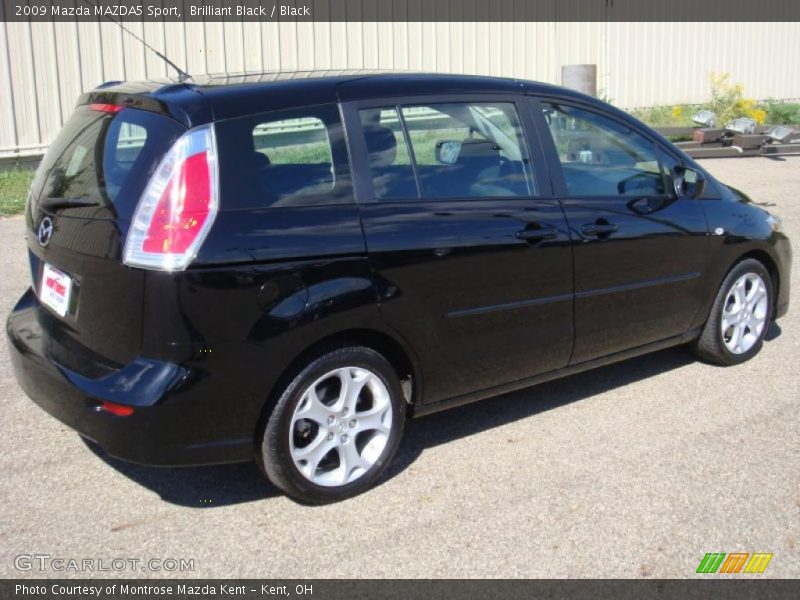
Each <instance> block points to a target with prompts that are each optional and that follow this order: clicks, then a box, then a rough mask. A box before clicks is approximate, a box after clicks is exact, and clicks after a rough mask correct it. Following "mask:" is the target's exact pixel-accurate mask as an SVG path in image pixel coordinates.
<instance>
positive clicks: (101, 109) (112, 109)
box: [89, 104, 125, 113]
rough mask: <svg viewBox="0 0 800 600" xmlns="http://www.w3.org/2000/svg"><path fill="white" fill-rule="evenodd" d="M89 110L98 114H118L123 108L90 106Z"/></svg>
mask: <svg viewBox="0 0 800 600" xmlns="http://www.w3.org/2000/svg"><path fill="white" fill-rule="evenodd" d="M89 108H90V109H92V110H96V111H99V112H105V113H118V112H119V111H121V110H122V109H123V108H125V107H124V106H122V105H121V104H90V105H89Z"/></svg>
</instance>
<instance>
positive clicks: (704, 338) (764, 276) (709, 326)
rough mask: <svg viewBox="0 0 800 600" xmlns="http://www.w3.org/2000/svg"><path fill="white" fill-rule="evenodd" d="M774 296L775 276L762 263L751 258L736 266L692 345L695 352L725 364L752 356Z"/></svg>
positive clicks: (766, 325)
mask: <svg viewBox="0 0 800 600" xmlns="http://www.w3.org/2000/svg"><path fill="white" fill-rule="evenodd" d="M739 286H741V287H739ZM761 286H763V290H762V289H761ZM762 292H763V295H761V293H762ZM742 294H744V295H742ZM757 296H758V300H756V297H757ZM774 297H775V296H774V292H773V282H772V277H771V276H770V274H769V271H767V269H766V268H765V267H764V265H763V264H762V263H760V262H759V261H757V260H755V259H752V258H748V259H745V260H743V261H741V262H739V263H737V264H736V265H734V267H733V268H732V269H731V270H730V272H729V273H728V275H727V276H726V277H725V281H723V282H722V285H721V286H720V289H719V291H718V292H717V296H716V298H715V299H714V304H713V306H712V307H711V313H710V314H709V316H708V320H707V321H706V324H705V326H704V327H703V331H702V333H701V334H700V337H699V338H698V339H697V340H696V341H695V343H694V345H693V349H694V351H695V353H696V354H697V355H698V356H699V357H700V358H702V359H703V360H706V361H708V362H711V363H714V364H718V365H726V366H727V365H738V364H740V363H743V362H745V361H747V360H750V359H751V358H753V357H754V356H755V355H756V354H758V352H759V350H761V346H762V345H763V343H764V336H766V334H767V329H769V324H770V322H771V321H772V311H773V305H774V302H773V299H774ZM737 336H738V337H737ZM737 342H738V343H737Z"/></svg>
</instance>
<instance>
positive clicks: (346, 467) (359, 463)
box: [338, 437, 369, 482]
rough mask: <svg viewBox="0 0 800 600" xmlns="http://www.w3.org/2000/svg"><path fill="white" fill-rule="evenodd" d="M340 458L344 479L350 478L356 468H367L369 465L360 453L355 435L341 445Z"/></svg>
mask: <svg viewBox="0 0 800 600" xmlns="http://www.w3.org/2000/svg"><path fill="white" fill-rule="evenodd" d="M338 450H339V460H340V461H341V468H342V469H343V471H344V481H345V482H347V481H349V480H350V477H351V475H352V474H353V471H355V470H356V469H366V468H367V467H368V466H369V465H365V463H364V460H363V459H362V458H361V455H360V454H359V453H358V447H357V446H356V439H355V437H351V438H350V439H349V440H348V441H347V442H346V443H344V444H340V445H339V448H338Z"/></svg>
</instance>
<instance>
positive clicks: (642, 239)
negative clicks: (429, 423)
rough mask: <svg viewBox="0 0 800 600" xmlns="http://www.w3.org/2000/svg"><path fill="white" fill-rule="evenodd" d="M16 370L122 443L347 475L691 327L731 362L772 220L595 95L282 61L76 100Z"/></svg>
mask: <svg viewBox="0 0 800 600" xmlns="http://www.w3.org/2000/svg"><path fill="white" fill-rule="evenodd" d="M25 217H26V225H27V237H28V249H29V252H28V258H29V261H30V268H31V277H32V281H33V284H32V287H31V288H30V289H29V290H28V291H27V292H26V293H25V294H24V295H23V296H22V298H21V299H20V300H19V302H18V304H17V306H16V307H15V308H14V310H13V312H12V313H11V315H10V317H9V319H8V323H7V334H8V338H9V341H10V347H11V355H12V361H13V366H14V371H15V374H16V377H17V380H18V381H19V383H20V385H21V386H22V387H23V389H24V390H25V392H26V393H27V394H28V395H29V396H30V397H31V398H32V399H33V400H34V401H35V402H36V403H37V404H39V405H40V406H42V407H43V408H44V409H45V410H47V411H48V412H50V413H51V414H53V415H54V416H55V417H57V418H58V419H60V420H61V421H63V422H64V423H66V424H67V425H69V426H71V427H73V428H74V429H76V430H77V431H78V432H79V433H80V434H81V435H82V436H85V437H86V438H89V439H90V440H93V441H94V442H96V443H97V444H99V445H100V446H101V447H102V448H103V449H105V451H107V452H108V453H109V454H111V455H113V456H116V457H120V458H123V459H127V460H131V461H135V462H140V463H146V464H157V465H183V464H210V463H226V462H236V461H246V460H251V459H253V458H255V459H256V460H257V461H258V462H259V463H260V464H261V465H262V467H263V469H264V471H265V473H266V475H267V477H268V478H269V479H270V480H271V481H272V482H273V483H274V484H275V485H277V486H278V487H280V488H281V489H282V490H284V491H285V492H286V493H287V494H289V495H290V496H292V497H293V498H295V499H298V500H300V501H303V502H308V503H323V502H329V501H334V500H339V499H342V498H345V497H348V496H352V495H354V494H357V493H359V492H361V491H363V490H365V489H366V488H368V487H369V486H370V485H371V484H373V483H374V482H375V481H376V479H378V477H379V476H380V475H381V473H382V472H383V471H384V469H385V468H386V466H387V464H388V463H389V462H390V461H391V459H392V456H393V455H394V453H395V451H396V449H397V447H398V444H399V442H400V437H401V434H402V431H403V425H404V422H405V419H406V417H407V416H410V415H414V416H417V415H424V414H427V413H431V412H433V411H437V410H440V409H443V408H446V407H450V406H455V405H458V404H462V403H465V402H470V401H473V400H478V399H481V398H486V397H490V396H495V395H498V394H500V393H503V392H507V391H510V390H514V389H517V388H521V387H524V386H530V385H533V384H536V383H538V382H542V381H545V380H548V379H553V378H557V377H561V376H564V375H568V374H570V373H575V372H577V371H581V370H585V369H590V368H593V367H597V366H600V365H604V364H607V363H610V362H612V361H617V360H621V359H625V358H628V357H631V356H634V355H638V354H642V353H645V352H650V351H653V350H657V349H660V348H665V347H667V346H671V345H676V344H692V346H693V347H694V348H695V350H696V352H697V353H698V354H699V356H701V357H702V358H704V359H706V360H709V361H712V362H715V363H718V364H723V365H732V364H736V363H740V362H742V361H745V360H747V359H749V358H751V357H752V356H753V355H754V354H756V353H757V352H758V351H759V349H760V348H761V345H762V341H763V339H764V336H765V333H766V330H767V328H768V326H769V324H770V322H771V321H772V320H773V319H775V318H778V317H780V316H782V315H784V314H785V313H786V311H787V309H788V305H789V273H790V262H791V249H790V244H789V240H788V239H787V237H786V235H784V233H783V232H782V230H781V222H780V219H778V218H777V217H775V216H773V215H771V214H769V213H768V212H766V211H765V210H763V209H762V208H760V207H758V206H756V205H755V204H753V203H752V202H751V201H750V200H749V199H748V198H747V197H746V196H745V195H743V194H742V193H740V192H738V191H736V190H734V189H731V188H729V187H727V186H725V185H723V184H722V183H720V182H719V181H717V180H716V179H714V178H713V177H712V176H711V175H709V174H708V173H707V172H706V171H705V170H703V168H702V167H700V166H699V165H697V164H696V163H695V162H694V161H692V160H691V159H690V158H688V157H687V156H686V155H685V154H683V153H682V152H681V151H679V150H678V149H676V147H675V146H673V145H672V144H671V143H669V142H668V141H667V140H665V139H664V138H663V137H661V136H660V135H659V134H657V133H656V132H654V131H653V130H651V129H650V128H648V127H646V126H645V125H643V124H641V123H640V122H638V121H636V120H635V119H633V118H631V117H630V116H629V115H627V114H625V113H624V112H622V111H620V110H617V109H615V108H613V107H612V106H609V105H608V104H605V103H603V102H600V101H598V100H596V99H594V98H590V97H588V96H585V95H582V94H579V93H576V92H573V91H569V90H566V89H561V88H558V87H553V86H549V85H544V84H539V83H534V82H530V81H521V80H513V79H499V78H489V77H471V76H456V75H431V74H408V73H405V74H390V73H385V74H375V73H363V72H361V73H359V72H353V73H337V74H333V73H294V74H281V75H275V74H273V75H260V76H250V75H247V76H240V77H235V76H228V77H222V78H214V77H208V78H205V79H195V80H192V81H188V82H184V83H174V82H172V83H165V82H144V83H118V82H117V83H112V84H107V85H104V86H101V87H100V88H98V89H96V90H94V91H92V92H90V93H88V94H86V95H84V96H83V97H82V98H81V99H80V101H79V104H78V106H77V108H76V110H75V113H74V115H73V116H72V117H71V118H70V120H69V121H68V122H67V124H66V125H65V126H64V128H63V130H62V131H61V133H60V134H59V136H58V138H57V139H56V140H55V141H54V142H53V144H52V145H51V147H50V149H49V151H48V152H47V155H46V156H45V158H44V159H43V161H42V163H41V165H40V166H39V169H38V171H37V174H36V177H35V180H34V183H33V185H32V189H31V194H30V198H29V200H28V203H27V208H26V213H25Z"/></svg>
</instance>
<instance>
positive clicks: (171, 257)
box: [124, 125, 219, 270]
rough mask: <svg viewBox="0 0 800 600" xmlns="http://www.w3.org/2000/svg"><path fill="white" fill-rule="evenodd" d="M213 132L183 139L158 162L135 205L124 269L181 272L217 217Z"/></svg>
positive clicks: (202, 130) (203, 129) (204, 129)
mask: <svg viewBox="0 0 800 600" xmlns="http://www.w3.org/2000/svg"><path fill="white" fill-rule="evenodd" d="M218 205H219V192H218V190H217V154H216V143H215V140H214V129H213V128H212V127H211V126H210V125H204V126H202V127H198V128H196V129H192V130H191V131H188V132H187V133H185V134H184V135H183V136H181V138H180V139H179V140H178V141H177V142H175V145H173V146H172V148H170V150H169V152H167V154H166V156H164V158H163V159H162V160H161V164H159V166H158V168H157V169H156V171H155V173H154V174H153V176H152V177H151V178H150V181H149V182H148V184H147V187H146V188H145V190H144V193H143V194H142V197H141V199H140V200H139V205H138V206H137V207H136V212H135V213H134V216H133V221H132V223H131V228H130V230H129V231H128V237H127V239H126V240H125V254H124V262H125V264H126V265H130V266H135V267H145V268H150V269H161V270H179V269H185V268H186V267H187V266H188V265H189V263H191V262H192V260H193V259H194V257H195V256H196V255H197V252H198V250H199V249H200V246H201V245H202V243H203V241H204V240H205V238H206V235H208V231H209V229H210V228H211V225H212V224H213V222H214V218H215V217H216V215H217V210H218Z"/></svg>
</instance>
